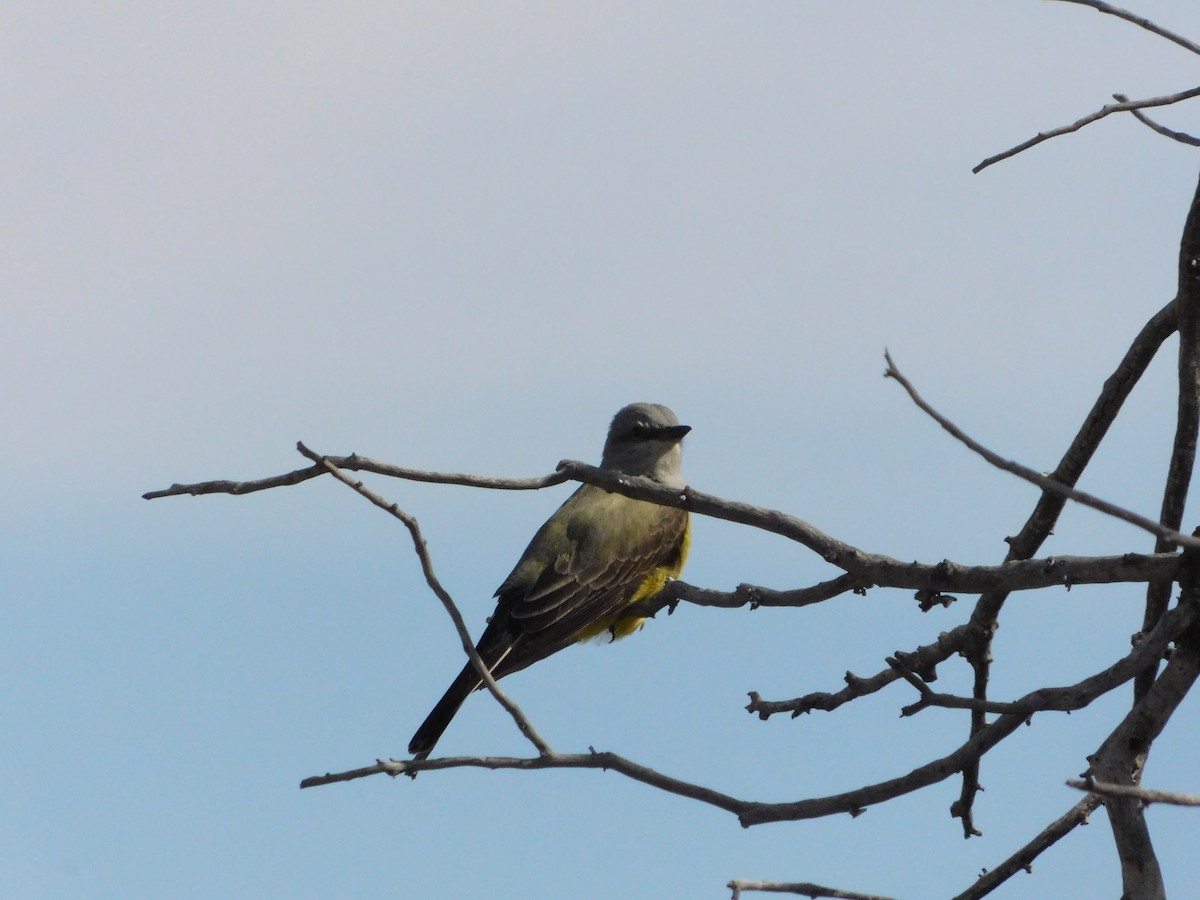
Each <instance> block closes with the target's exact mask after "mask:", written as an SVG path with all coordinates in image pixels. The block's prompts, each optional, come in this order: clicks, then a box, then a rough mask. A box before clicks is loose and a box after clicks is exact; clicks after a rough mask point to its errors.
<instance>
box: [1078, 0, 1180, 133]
mask: <svg viewBox="0 0 1200 900" xmlns="http://www.w3.org/2000/svg"><path fill="white" fill-rule="evenodd" d="M1067 2H1070V0H1067ZM1113 99H1114V100H1116V101H1117V102H1118V103H1128V102H1129V98H1128V97H1127V96H1125V95H1124V94H1113ZM1129 113H1130V115H1132V116H1133V117H1134V118H1135V119H1137V120H1138V121H1139V122H1141V123H1142V124H1143V125H1145V126H1146V127H1147V128H1149V129H1150V130H1151V131H1155V132H1158V133H1159V134H1161V135H1162V136H1163V137H1169V138H1170V139H1171V140H1173V141H1179V143H1181V144H1187V145H1189V146H1191V147H1200V138H1197V137H1193V136H1192V135H1190V134H1188V133H1187V132H1184V131H1173V130H1172V129H1170V128H1168V127H1167V126H1166V125H1160V124H1159V123H1158V122H1155V121H1154V120H1153V119H1152V118H1150V117H1149V116H1148V115H1146V114H1145V113H1144V112H1142V111H1141V110H1140V109H1132V110H1130V111H1129Z"/></svg>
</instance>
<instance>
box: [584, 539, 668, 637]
mask: <svg viewBox="0 0 1200 900" xmlns="http://www.w3.org/2000/svg"><path fill="white" fill-rule="evenodd" d="M691 544H692V526H691V523H690V522H689V523H688V525H687V527H686V528H684V530H683V537H682V539H681V540H680V542H679V555H678V557H677V558H678V562H677V563H675V564H674V565H663V566H659V567H658V568H657V569H653V570H651V572H650V574H649V575H647V576H646V577H645V578H644V579H642V583H641V584H639V585H638V588H637V590H636V591H634V592H633V593H632V594H631V595H630V597H629V599H628V600H627V601H626V603H625V605H626V606H632V605H633V604H634V603H637V602H638V601H639V600H645V599H646V598H648V597H653V596H654V595H655V594H657V593H658V592H659V591H661V590H662V589H663V588H664V587H666V584H667V582H668V581H671V580H672V579H675V578H678V577H679V575H680V573H681V572H683V564H684V563H685V562H687V555H688V550H689V549H691ZM672 562H674V560H672ZM645 624H646V620H645V619H644V618H642V617H640V616H624V617H622V615H621V613H620V612H618V613H617V614H616V615H613V616H609V617H608V618H606V619H602V620H600V621H599V622H596V623H595V624H593V625H589V626H588V627H587V628H585V629H584V630H583V631H581V632H580V633H579V638H578V640H580V641H586V640H590V639H592V638H599V637H601V636H603V635H609V636H610V637H609V640H613V641H615V640H617V639H618V638H623V637H628V636H629V635H631V634H633V633H634V632H635V631H640V630H641V628H642V626H643V625H645Z"/></svg>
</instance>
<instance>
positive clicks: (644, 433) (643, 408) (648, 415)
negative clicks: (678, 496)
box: [600, 403, 692, 487]
mask: <svg viewBox="0 0 1200 900" xmlns="http://www.w3.org/2000/svg"><path fill="white" fill-rule="evenodd" d="M691 430H692V429H691V426H688V425H680V424H679V419H677V418H676V417H675V413H673V412H671V410H669V409H667V408H666V407H665V406H663V405H662V404H659V403H631V404H629V406H626V407H625V408H624V409H622V410H621V411H620V412H618V413H617V414H616V415H615V416H613V420H612V425H610V426H609V427H608V440H606V441H605V442H604V456H603V457H602V458H601V460H600V466H601V468H604V469H613V470H615V471H617V472H622V473H624V474H626V475H645V476H647V477H649V478H653V479H654V480H655V481H661V482H662V483H663V484H669V485H672V486H675V487H683V485H684V481H683V474H682V473H681V472H680V471H679V463H680V461H681V460H682V459H683V448H682V447H681V446H680V441H682V440H683V436H684V435H685V434H687V433H688V432H689V431H691Z"/></svg>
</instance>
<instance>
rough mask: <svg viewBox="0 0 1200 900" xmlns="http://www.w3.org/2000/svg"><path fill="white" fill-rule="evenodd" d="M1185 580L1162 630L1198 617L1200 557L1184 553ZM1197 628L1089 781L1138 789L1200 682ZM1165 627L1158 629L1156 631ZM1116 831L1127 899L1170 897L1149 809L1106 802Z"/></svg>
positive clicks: (1186, 635) (1130, 802) (1180, 642)
mask: <svg viewBox="0 0 1200 900" xmlns="http://www.w3.org/2000/svg"><path fill="white" fill-rule="evenodd" d="M1184 566H1185V569H1184V572H1183V577H1182V578H1181V584H1182V585H1183V593H1182V596H1181V598H1180V601H1179V605H1178V606H1176V608H1175V609H1174V610H1172V611H1170V612H1168V613H1165V614H1164V615H1163V616H1162V618H1160V619H1159V626H1161V625H1162V624H1163V623H1165V622H1166V621H1167V620H1168V619H1169V618H1171V617H1172V616H1174V615H1176V614H1178V613H1180V612H1184V613H1187V612H1192V613H1194V612H1195V610H1196V609H1197V608H1200V588H1198V584H1197V582H1198V579H1200V571H1198V569H1200V554H1198V553H1197V552H1196V551H1194V550H1187V551H1185V553H1184ZM1192 618H1193V621H1192V623H1191V624H1189V625H1188V626H1186V627H1185V628H1184V629H1183V630H1181V632H1180V634H1179V637H1178V639H1177V640H1176V642H1175V649H1174V652H1172V654H1171V658H1170V660H1168V662H1167V665H1166V668H1165V669H1164V670H1163V673H1162V674H1161V675H1160V676H1159V677H1158V678H1157V679H1155V681H1154V683H1153V684H1151V685H1150V688H1149V690H1147V691H1146V693H1145V695H1144V696H1142V697H1141V698H1140V699H1139V700H1138V701H1137V703H1135V704H1134V707H1133V709H1131V710H1130V711H1129V713H1128V715H1126V716H1125V718H1124V719H1123V720H1122V721H1121V723H1120V724H1119V725H1118V726H1117V727H1116V728H1115V729H1114V730H1113V732H1112V734H1110V735H1109V736H1108V737H1107V738H1106V739H1105V741H1104V743H1103V744H1101V745H1100V748H1099V749H1098V750H1097V751H1096V752H1095V753H1094V754H1093V755H1092V756H1090V757H1089V758H1088V761H1089V763H1090V764H1091V765H1090V766H1089V767H1088V770H1087V772H1085V773H1084V774H1085V777H1091V778H1095V779H1096V780H1097V781H1100V782H1102V783H1105V784H1119V785H1136V784H1137V783H1138V781H1139V780H1140V779H1141V773H1142V769H1143V768H1144V766H1145V763H1146V758H1147V757H1148V755H1149V753H1150V747H1151V745H1152V744H1153V743H1154V741H1155V739H1156V738H1157V737H1158V735H1159V734H1161V733H1162V730H1163V728H1165V727H1166V724H1167V721H1168V720H1169V719H1170V718H1171V715H1172V714H1173V713H1174V712H1175V710H1176V709H1178V707H1179V704H1180V703H1182V702H1183V698H1184V697H1185V696H1186V695H1187V693H1188V691H1189V690H1191V688H1192V685H1194V684H1195V683H1196V679H1197V678H1198V677H1200V629H1198V628H1197V626H1196V624H1195V618H1196V617H1195V616H1194V615H1193V617H1192ZM1158 630H1159V628H1158V627H1156V628H1155V631H1158ZM1104 806H1105V809H1107V810H1108V820H1109V824H1110V825H1111V826H1112V832H1113V840H1114V842H1115V843H1116V847H1117V856H1118V857H1119V858H1120V860H1121V878H1122V882H1123V887H1124V896H1127V897H1145V898H1165V897H1166V888H1165V886H1164V884H1163V878H1162V871H1161V869H1160V868H1159V865H1158V859H1157V857H1156V855H1155V852H1154V845H1153V843H1152V841H1151V839H1150V830H1149V828H1148V827H1147V825H1146V818H1145V815H1144V810H1143V806H1142V804H1141V802H1140V801H1138V800H1136V799H1132V798H1121V797H1116V796H1109V797H1107V799H1105V801H1104Z"/></svg>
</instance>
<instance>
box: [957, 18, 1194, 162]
mask: <svg viewBox="0 0 1200 900" xmlns="http://www.w3.org/2000/svg"><path fill="white" fill-rule="evenodd" d="M1068 2H1074V0H1068ZM1193 97H1200V87H1194V88H1190V89H1188V90H1186V91H1179V92H1178V93H1175V94H1166V95H1164V96H1162V97H1147V98H1146V99H1145V100H1130V101H1128V102H1126V103H1106V104H1105V105H1104V106H1102V107H1100V109H1098V110H1096V111H1095V112H1094V113H1090V114H1089V115H1086V116H1084V117H1083V118H1082V119H1078V120H1076V121H1075V122H1072V123H1071V124H1070V125H1063V126H1061V127H1059V128H1052V129H1051V130H1050V131H1041V132H1038V134H1036V135H1034V136H1033V137H1031V138H1030V139H1029V140H1027V141H1025V142H1023V143H1020V144H1017V146H1015V147H1011V148H1009V149H1008V150H1005V151H1004V152H1003V153H997V154H996V155H995V156H989V157H988V158H987V159H985V160H984V161H983V162H981V163H979V164H978V165H977V166H975V168H973V169H972V170H971V171H972V172H974V173H975V174H978V173H980V172H982V171H983V170H984V169H986V168H987V167H988V166H992V165H995V164H996V163H998V162H1000V161H1001V160H1005V159H1009V158H1010V157H1013V156H1016V155H1017V154H1018V153H1022V152H1024V151H1026V150H1028V149H1029V148H1030V147H1033V146H1036V145H1037V144H1040V143H1042V142H1043V141H1048V140H1050V139H1051V138H1056V137H1059V136H1060V135H1064V134H1070V133H1071V132H1073V131H1078V130H1079V129H1080V128H1083V127H1084V126H1085V125H1090V124H1092V123H1093V122H1096V121H1099V120H1100V119H1103V118H1104V117H1105V116H1111V115H1112V114H1113V113H1117V112H1132V111H1133V110H1135V109H1149V108H1150V107H1155V106H1169V105H1171V104H1172V103H1179V102H1181V101H1183V100H1190V99H1192V98H1193Z"/></svg>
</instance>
